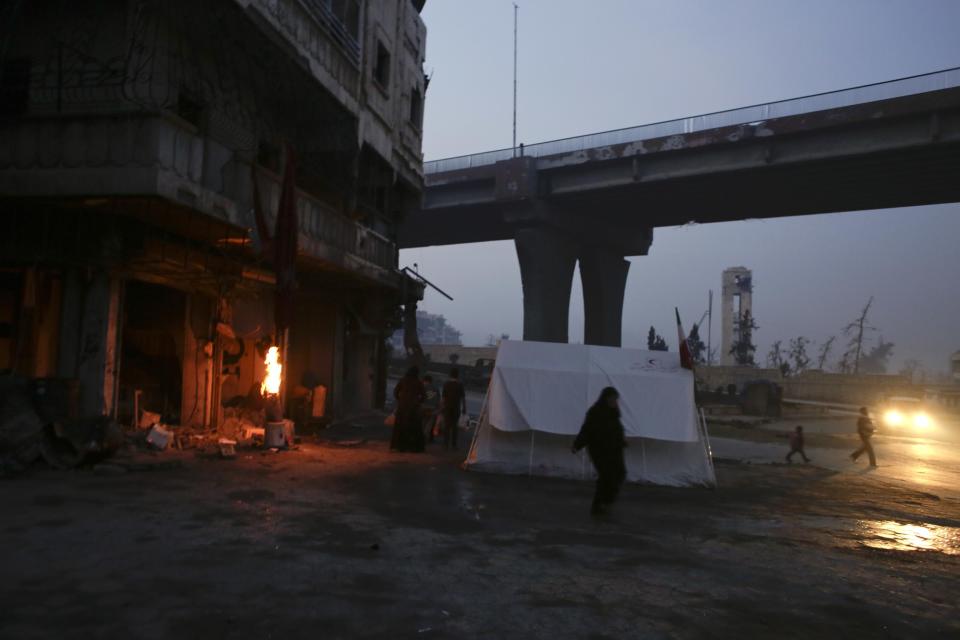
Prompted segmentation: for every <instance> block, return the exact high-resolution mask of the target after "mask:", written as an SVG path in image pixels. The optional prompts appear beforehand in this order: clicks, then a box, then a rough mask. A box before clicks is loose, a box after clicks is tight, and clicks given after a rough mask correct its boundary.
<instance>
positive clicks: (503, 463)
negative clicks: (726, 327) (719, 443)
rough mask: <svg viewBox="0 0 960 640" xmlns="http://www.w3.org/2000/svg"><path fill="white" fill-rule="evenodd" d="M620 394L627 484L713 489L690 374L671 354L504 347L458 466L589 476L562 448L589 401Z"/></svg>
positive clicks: (585, 465) (583, 461) (586, 466)
mask: <svg viewBox="0 0 960 640" xmlns="http://www.w3.org/2000/svg"><path fill="white" fill-rule="evenodd" d="M607 386H613V387H615V388H616V389H617V390H618V391H619V393H620V406H621V412H622V421H623V423H624V430H625V433H626V436H627V441H628V444H629V446H628V448H627V451H626V453H625V458H626V463H627V479H628V480H631V481H635V482H650V483H655V484H666V485H674V486H686V485H702V486H712V485H714V484H715V482H716V481H715V476H714V473H713V467H712V462H711V460H710V459H709V445H707V443H706V434H705V431H704V427H703V425H702V423H701V419H702V416H701V414H700V413H699V412H698V411H697V407H696V405H695V403H694V400H693V373H692V372H691V371H690V370H688V369H683V368H681V367H680V362H679V357H678V355H677V354H671V353H664V352H649V351H642V350H639V349H617V348H613V347H594V346H587V345H566V344H556V343H539V342H515V341H504V342H502V343H501V345H500V349H499V350H498V354H497V361H496V365H495V369H494V372H493V375H492V376H491V381H490V387H489V389H488V391H487V397H486V398H485V399H484V409H483V410H482V411H481V415H480V419H479V422H478V424H477V431H476V433H475V434H474V439H473V442H472V444H471V447H470V451H469V454H468V457H467V460H466V461H465V465H466V466H467V467H469V468H475V469H477V470H488V471H494V472H500V473H517V474H529V475H550V476H560V477H570V478H584V477H592V475H593V473H592V471H593V470H592V468H591V465H590V463H589V461H588V460H587V457H586V456H585V455H584V454H580V455H573V454H571V453H570V446H571V444H572V442H573V438H574V437H575V436H576V434H577V432H578V431H579V429H580V425H581V424H582V422H583V418H584V416H585V414H586V411H587V409H588V408H589V405H590V404H591V403H592V401H593V400H595V399H596V398H597V397H598V396H599V394H600V391H601V390H602V389H603V388H604V387H607Z"/></svg>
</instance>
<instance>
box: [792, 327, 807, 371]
mask: <svg viewBox="0 0 960 640" xmlns="http://www.w3.org/2000/svg"><path fill="white" fill-rule="evenodd" d="M809 344H810V340H809V339H808V338H804V337H803V336H797V337H796V338H794V339H793V340H791V341H790V360H791V364H790V367H791V368H792V369H793V372H794V373H803V372H804V371H806V370H807V368H808V367H809V366H810V357H809V356H808V355H807V345H809Z"/></svg>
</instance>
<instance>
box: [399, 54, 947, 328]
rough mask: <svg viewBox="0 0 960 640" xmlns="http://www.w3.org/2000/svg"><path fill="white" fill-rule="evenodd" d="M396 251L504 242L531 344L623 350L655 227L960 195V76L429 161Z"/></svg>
mask: <svg viewBox="0 0 960 640" xmlns="http://www.w3.org/2000/svg"><path fill="white" fill-rule="evenodd" d="M425 171H426V184H427V188H426V191H425V195H424V202H423V205H422V207H421V208H420V209H419V210H416V211H411V212H408V215H407V216H406V219H405V221H404V223H403V225H402V226H401V229H400V245H401V248H411V247H424V246H431V245H445V244H460V243H468V242H483V241H489V240H508V239H512V240H514V241H515V243H516V248H517V254H518V257H519V261H520V272H521V278H522V281H523V298H524V339H527V340H547V341H557V342H566V341H567V339H568V336H567V326H568V309H569V304H570V288H571V284H572V281H573V272H574V268H575V266H576V263H577V261H578V260H579V261H580V271H581V277H582V279H583V295H584V306H585V310H584V311H585V331H584V333H585V335H584V341H585V342H586V343H588V344H607V345H619V344H620V337H621V318H622V311H623V294H624V287H625V285H626V279H627V270H628V268H629V262H627V261H626V260H624V257H625V256H637V255H645V254H646V253H647V250H648V249H649V247H650V244H651V242H652V240H653V229H654V228H655V227H660V226H675V225H680V224H684V223H687V222H690V221H696V222H721V221H729V220H741V219H746V218H771V217H780V216H796V215H809V214H817V213H828V212H840V211H856V210H864V209H882V208H889V207H904V206H911V205H924V204H937V203H944V202H958V201H960V68H954V69H947V70H944V71H938V72H935V73H930V74H924V75H920V76H912V77H909V78H901V79H898V80H893V81H890V82H883V83H878V84H872V85H865V86H861V87H854V88H850V89H844V90H841V91H834V92H830V93H823V94H818V95H813V96H805V97H802V98H796V99H792V100H784V101H780V102H772V103H768V104H761V105H754V106H751V107H745V108H742V109H733V110H730V111H722V112H718V113H711V114H706V115H701V116H696V117H692V118H683V119H679V120H670V121H667V122H659V123H654V124H649V125H643V126H639V127H631V128H628V129H619V130H616V131H607V132H603V133H596V134H591V135H586V136H579V137H575V138H566V139H563V140H554V141H551V142H544V143H540V144H535V145H530V146H527V147H526V148H522V147H521V148H519V149H516V150H515V149H502V150H498V151H491V152H487V153H480V154H475V155H468V156H460V157H456V158H447V159H443V160H435V161H432V162H427V163H425Z"/></svg>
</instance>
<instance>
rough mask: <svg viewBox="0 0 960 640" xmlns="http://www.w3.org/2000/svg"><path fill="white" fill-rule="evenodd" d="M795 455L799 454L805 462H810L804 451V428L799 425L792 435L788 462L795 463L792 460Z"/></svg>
mask: <svg viewBox="0 0 960 640" xmlns="http://www.w3.org/2000/svg"><path fill="white" fill-rule="evenodd" d="M795 453H799V454H800V457H801V458H803V461H804V462H810V458H808V457H807V454H806V453H805V452H804V451H803V427H801V426H799V425H797V428H796V429H794V431H793V433H791V434H790V453H788V454H787V462H793V460H792V458H793V455H794V454H795Z"/></svg>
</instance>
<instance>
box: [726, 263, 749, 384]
mask: <svg viewBox="0 0 960 640" xmlns="http://www.w3.org/2000/svg"><path fill="white" fill-rule="evenodd" d="M722 291H723V293H722V296H723V299H722V301H721V310H722V313H723V326H722V329H723V339H722V341H721V345H720V364H721V365H723V366H731V367H732V366H736V364H737V360H736V356H734V354H733V353H732V352H733V346H734V345H735V344H737V343H738V342H739V341H740V321H741V319H742V318H743V316H744V314H745V313H749V314H750V315H751V316H752V315H753V273H752V272H751V271H750V269H747V268H746V267H731V268H729V269H726V270H724V272H723V290H722Z"/></svg>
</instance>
